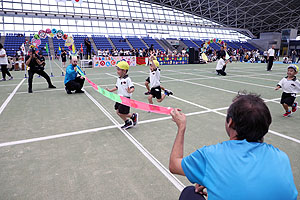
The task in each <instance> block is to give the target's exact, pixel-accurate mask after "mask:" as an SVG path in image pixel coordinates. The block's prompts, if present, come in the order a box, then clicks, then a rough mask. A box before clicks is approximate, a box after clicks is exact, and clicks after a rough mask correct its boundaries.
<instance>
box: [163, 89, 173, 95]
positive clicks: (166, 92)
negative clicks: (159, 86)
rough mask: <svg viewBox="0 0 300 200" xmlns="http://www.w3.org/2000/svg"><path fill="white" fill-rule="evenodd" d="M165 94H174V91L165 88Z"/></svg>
mask: <svg viewBox="0 0 300 200" xmlns="http://www.w3.org/2000/svg"><path fill="white" fill-rule="evenodd" d="M165 95H168V96H169V95H173V92H172V91H171V90H167V89H165Z"/></svg>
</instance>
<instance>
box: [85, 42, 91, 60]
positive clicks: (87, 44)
mask: <svg viewBox="0 0 300 200" xmlns="http://www.w3.org/2000/svg"><path fill="white" fill-rule="evenodd" d="M84 44H85V46H86V59H89V58H91V55H92V47H91V42H90V41H89V38H85V41H84ZM89 55H90V57H89Z"/></svg>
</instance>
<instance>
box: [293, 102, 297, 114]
mask: <svg viewBox="0 0 300 200" xmlns="http://www.w3.org/2000/svg"><path fill="white" fill-rule="evenodd" d="M297 106H298V103H297V102H296V101H295V103H294V104H293V105H292V112H296V111H297V109H298V108H297Z"/></svg>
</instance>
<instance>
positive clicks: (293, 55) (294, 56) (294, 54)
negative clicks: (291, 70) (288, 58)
mask: <svg viewBox="0 0 300 200" xmlns="http://www.w3.org/2000/svg"><path fill="white" fill-rule="evenodd" d="M296 57H297V51H296V50H295V49H294V50H293V51H292V63H296Z"/></svg>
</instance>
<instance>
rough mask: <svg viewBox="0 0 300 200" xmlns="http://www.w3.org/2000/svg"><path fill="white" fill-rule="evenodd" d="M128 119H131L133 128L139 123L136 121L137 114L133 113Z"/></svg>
mask: <svg viewBox="0 0 300 200" xmlns="http://www.w3.org/2000/svg"><path fill="white" fill-rule="evenodd" d="M130 119H132V122H133V126H135V125H137V123H138V121H139V119H138V113H133V114H132V116H131V118H130Z"/></svg>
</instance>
